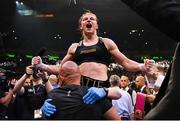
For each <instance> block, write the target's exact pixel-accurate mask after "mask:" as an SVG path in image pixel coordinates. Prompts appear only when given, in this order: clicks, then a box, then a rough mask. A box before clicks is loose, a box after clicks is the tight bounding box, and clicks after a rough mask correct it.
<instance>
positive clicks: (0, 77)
mask: <svg viewBox="0 0 180 121" xmlns="http://www.w3.org/2000/svg"><path fill="white" fill-rule="evenodd" d="M0 81H1V82H3V81H5V74H4V73H3V72H0ZM12 97H13V92H12V90H9V91H8V90H7V91H6V90H4V84H3V83H0V119H6V112H7V107H8V104H9V103H10V102H11V99H12Z"/></svg>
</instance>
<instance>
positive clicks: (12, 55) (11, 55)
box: [7, 54, 15, 58]
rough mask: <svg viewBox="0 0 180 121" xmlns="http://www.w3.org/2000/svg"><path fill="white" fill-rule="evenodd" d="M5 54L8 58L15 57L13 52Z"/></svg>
mask: <svg viewBox="0 0 180 121" xmlns="http://www.w3.org/2000/svg"><path fill="white" fill-rule="evenodd" d="M7 56H8V57H9V58H14V57H15V55H14V54H7Z"/></svg>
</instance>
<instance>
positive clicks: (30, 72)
mask: <svg viewBox="0 0 180 121" xmlns="http://www.w3.org/2000/svg"><path fill="white" fill-rule="evenodd" d="M33 68H34V67H33V66H27V67H26V74H27V75H32V74H33Z"/></svg>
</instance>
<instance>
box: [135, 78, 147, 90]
mask: <svg viewBox="0 0 180 121" xmlns="http://www.w3.org/2000/svg"><path fill="white" fill-rule="evenodd" d="M144 85H145V78H144V76H137V77H136V87H137V88H141V87H143V86H144Z"/></svg>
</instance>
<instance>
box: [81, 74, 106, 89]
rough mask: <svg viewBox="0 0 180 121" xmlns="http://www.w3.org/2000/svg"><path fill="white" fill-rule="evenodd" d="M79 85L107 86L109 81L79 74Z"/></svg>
mask: <svg viewBox="0 0 180 121" xmlns="http://www.w3.org/2000/svg"><path fill="white" fill-rule="evenodd" d="M81 86H85V87H109V86H110V84H109V81H108V80H106V81H102V80H96V79H93V78H90V77H87V76H81Z"/></svg>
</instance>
